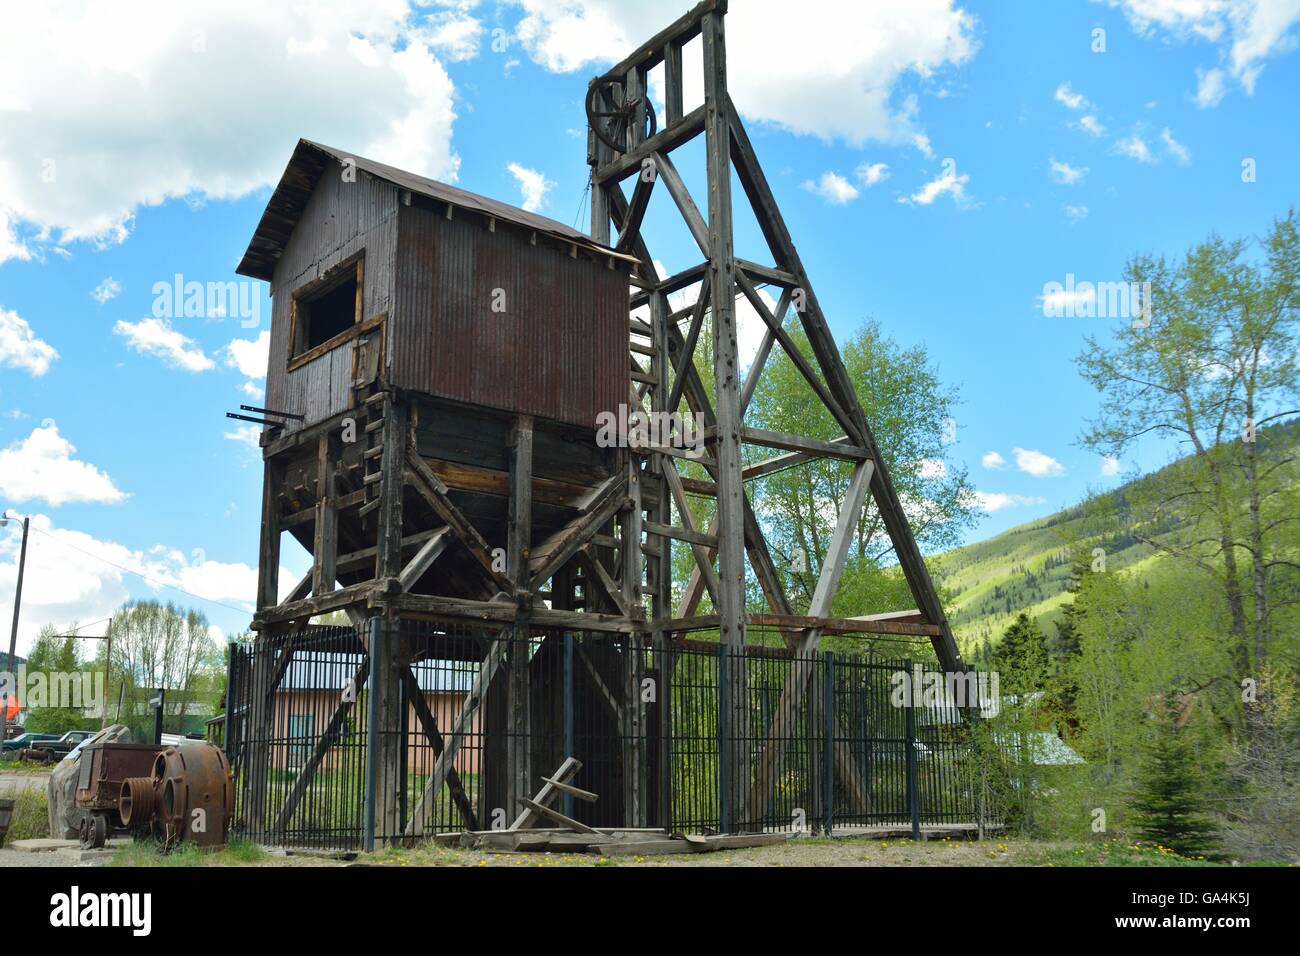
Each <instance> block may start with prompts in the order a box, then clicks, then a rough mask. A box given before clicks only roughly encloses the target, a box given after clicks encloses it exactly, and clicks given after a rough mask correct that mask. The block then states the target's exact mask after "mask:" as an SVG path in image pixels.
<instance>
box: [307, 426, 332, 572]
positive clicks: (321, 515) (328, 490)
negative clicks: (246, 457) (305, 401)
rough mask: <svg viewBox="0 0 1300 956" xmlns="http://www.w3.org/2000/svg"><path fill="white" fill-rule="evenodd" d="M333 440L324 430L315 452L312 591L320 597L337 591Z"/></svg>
mask: <svg viewBox="0 0 1300 956" xmlns="http://www.w3.org/2000/svg"><path fill="white" fill-rule="evenodd" d="M335 473H336V469H335V467H334V455H333V440H332V439H331V436H330V433H329V432H321V434H320V438H318V439H317V451H316V531H315V535H314V540H313V542H312V578H311V592H312V594H314V595H316V596H317V597H320V596H321V595H322V594H325V593H326V592H329V591H333V590H334V579H335V578H336V577H337V570H336V561H337V559H338V550H339V519H338V507H337V504H336V501H335V498H336V491H335Z"/></svg>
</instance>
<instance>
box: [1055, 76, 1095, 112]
mask: <svg viewBox="0 0 1300 956" xmlns="http://www.w3.org/2000/svg"><path fill="white" fill-rule="evenodd" d="M1053 99H1055V100H1056V102H1058V103H1060V104H1062V105H1063V106H1065V108H1066V109H1071V110H1082V109H1087V108H1088V106H1090V105H1091V104H1090V103H1089V102H1088V98H1087V97H1086V96H1084V95H1083V94H1082V93H1076V92H1075V91H1074V90H1072V89H1070V84H1069V83H1068V82H1065V83H1062V84H1061V85H1060V86H1058V87H1057V88H1056V94H1055V96H1053Z"/></svg>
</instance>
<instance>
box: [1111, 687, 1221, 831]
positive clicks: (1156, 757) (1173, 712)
mask: <svg viewBox="0 0 1300 956" xmlns="http://www.w3.org/2000/svg"><path fill="white" fill-rule="evenodd" d="M1184 706H1185V705H1184ZM1181 710H1182V707H1181V706H1180V701H1179V698H1178V695H1176V694H1174V693H1172V692H1170V693H1167V694H1166V695H1165V696H1164V697H1163V698H1161V701H1160V703H1159V704H1157V705H1156V706H1155V707H1153V708H1152V714H1151V720H1152V723H1153V727H1152V732H1151V734H1150V735H1149V737H1148V738H1147V741H1146V743H1145V745H1144V747H1143V749H1142V753H1141V760H1140V762H1139V764H1138V773H1137V778H1136V780H1135V783H1134V788H1133V796H1132V800H1131V802H1132V806H1133V810H1134V813H1135V821H1134V822H1135V829H1136V831H1137V833H1138V834H1139V835H1140V836H1141V837H1142V838H1143V839H1144V840H1148V841H1150V842H1152V843H1157V844H1159V845H1160V846H1165V847H1168V848H1169V849H1171V850H1174V851H1175V852H1177V853H1178V854H1179V855H1181V856H1208V855H1211V854H1212V853H1213V852H1214V850H1215V848H1216V847H1217V846H1218V845H1219V836H1218V827H1217V826H1216V825H1215V824H1214V822H1213V821H1211V820H1210V818H1209V817H1208V816H1207V815H1206V814H1205V812H1204V806H1205V797H1204V794H1203V791H1202V782H1201V776H1200V774H1199V772H1198V769H1197V765H1196V764H1197V755H1198V754H1197V748H1196V746H1195V743H1194V741H1193V738H1192V735H1191V733H1189V732H1188V730H1187V729H1186V727H1185V726H1184V725H1183V721H1184V720H1185V719H1186V715H1184V714H1182V713H1181Z"/></svg>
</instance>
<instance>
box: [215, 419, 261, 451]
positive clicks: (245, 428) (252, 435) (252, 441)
mask: <svg viewBox="0 0 1300 956" xmlns="http://www.w3.org/2000/svg"><path fill="white" fill-rule="evenodd" d="M221 437H222V438H225V439H227V440H228V441H237V442H239V443H240V444H243V445H247V446H248V447H249V448H252V449H255V450H258V449H261V447H262V429H260V428H258V427H257V426H256V425H236V426H235V427H234V428H233V429H231V430H230V431H228V432H226V433H224V434H223V435H222V436H221Z"/></svg>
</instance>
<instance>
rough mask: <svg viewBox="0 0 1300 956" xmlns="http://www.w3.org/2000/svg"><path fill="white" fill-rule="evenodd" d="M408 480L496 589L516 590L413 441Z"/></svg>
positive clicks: (407, 470)
mask: <svg viewBox="0 0 1300 956" xmlns="http://www.w3.org/2000/svg"><path fill="white" fill-rule="evenodd" d="M406 479H407V481H408V482H409V483H410V484H411V486H412V487H414V488H415V490H416V491H418V492H419V493H420V495H421V497H423V498H424V499H425V501H427V502H428V503H429V506H430V507H431V508H433V510H434V511H435V512H437V514H438V516H439V517H441V518H442V520H443V521H445V522H446V523H447V525H448V527H449V528H451V532H452V534H454V535H455V536H456V537H457V538H458V539H459V540H460V542H461V544H463V545H464V546H465V548H466V550H468V551H469V553H470V555H471V556H472V557H473V558H474V560H475V561H476V562H478V566H479V567H480V568H481V569H482V571H483V573H484V575H486V576H487V577H488V578H489V579H491V581H492V583H493V584H495V586H496V587H497V588H499V589H500V590H502V591H505V592H507V593H509V592H512V591H513V590H514V582H513V581H511V580H510V579H509V578H508V577H506V576H505V575H504V574H502V573H501V572H500V571H498V570H496V568H495V567H494V566H493V563H492V552H491V549H490V548H489V547H488V543H487V542H486V541H485V540H483V536H482V535H481V534H479V533H478V530H477V529H476V528H475V527H474V525H473V524H471V523H470V521H469V519H468V518H466V517H465V516H464V515H463V514H461V511H460V509H459V508H457V507H456V506H455V505H454V504H452V501H451V499H450V498H449V497H447V486H446V485H445V484H443V483H442V480H441V479H439V478H438V476H437V475H435V474H434V473H433V472H432V471H431V470H430V469H429V466H428V465H426V464H425V463H424V459H423V458H421V457H420V455H419V453H418V452H416V451H415V450H414V443H413V442H412V443H411V454H410V455H408V456H407V461H406Z"/></svg>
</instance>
